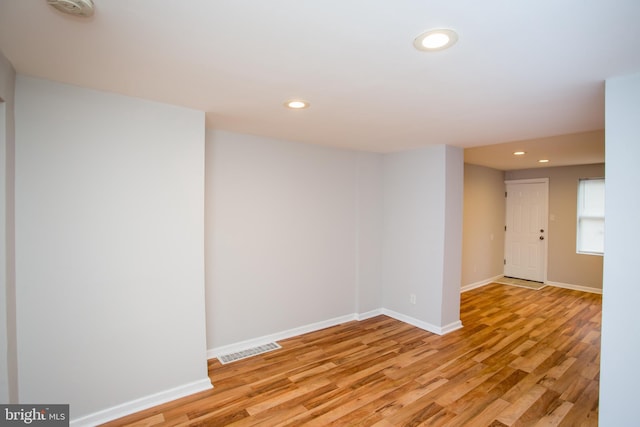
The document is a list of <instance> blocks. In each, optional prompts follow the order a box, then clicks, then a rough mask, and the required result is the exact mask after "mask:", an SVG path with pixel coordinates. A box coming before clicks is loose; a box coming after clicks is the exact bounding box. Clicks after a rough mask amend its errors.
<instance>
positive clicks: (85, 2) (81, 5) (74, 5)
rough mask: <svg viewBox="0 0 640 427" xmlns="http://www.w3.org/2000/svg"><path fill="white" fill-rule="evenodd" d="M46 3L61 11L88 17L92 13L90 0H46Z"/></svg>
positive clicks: (92, 7)
mask: <svg viewBox="0 0 640 427" xmlns="http://www.w3.org/2000/svg"><path fill="white" fill-rule="evenodd" d="M47 4H48V5H49V6H51V7H53V8H55V9H58V10H59V11H60V12H62V13H66V14H69V15H74V16H82V17H85V18H88V17H89V16H92V15H93V10H94V6H93V1H92V0H47Z"/></svg>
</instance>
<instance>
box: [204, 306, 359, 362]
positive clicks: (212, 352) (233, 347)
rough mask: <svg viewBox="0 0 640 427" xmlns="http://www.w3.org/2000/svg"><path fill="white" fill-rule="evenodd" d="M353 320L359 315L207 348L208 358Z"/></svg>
mask: <svg viewBox="0 0 640 427" xmlns="http://www.w3.org/2000/svg"><path fill="white" fill-rule="evenodd" d="M353 320H358V319H357V315H356V314H348V315H346V316H340V317H334V318H333V319H329V320H325V321H322V322H317V323H311V324H309V325H305V326H300V327H298V328H293V329H288V330H286V331H282V332H277V333H275V334H271V335H265V336H262V337H258V338H253V339H249V340H245V341H240V342H237V343H234V344H228V345H223V346H219V347H213V348H211V349H209V350H207V359H215V358H217V357H218V355H219V354H228V353H235V352H238V351H242V350H246V349H247V348H251V347H257V346H261V345H265V344H267V343H270V342H274V341H278V340H285V339H287V338H293V337H297V336H299V335H303V334H306V333H309V332H314V331H319V330H320V329H325V328H330V327H331V326H336V325H339V324H341V323H346V322H351V321H353Z"/></svg>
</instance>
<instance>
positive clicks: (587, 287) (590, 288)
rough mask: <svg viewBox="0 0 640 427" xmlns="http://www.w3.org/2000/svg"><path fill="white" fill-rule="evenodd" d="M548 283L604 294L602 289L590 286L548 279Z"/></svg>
mask: <svg viewBox="0 0 640 427" xmlns="http://www.w3.org/2000/svg"><path fill="white" fill-rule="evenodd" d="M547 285H549V286H554V287H556V288H563V289H571V290H573V291H582V292H589V293H592V294H600V295H602V289H599V288H592V287H589V286H580V285H571V284H569V283H561V282H551V281H547Z"/></svg>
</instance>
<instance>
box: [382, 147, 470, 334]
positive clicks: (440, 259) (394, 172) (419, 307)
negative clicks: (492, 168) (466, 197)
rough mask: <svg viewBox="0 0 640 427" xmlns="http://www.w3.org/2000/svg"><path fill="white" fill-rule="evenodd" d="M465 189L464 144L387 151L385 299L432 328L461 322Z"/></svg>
mask: <svg viewBox="0 0 640 427" xmlns="http://www.w3.org/2000/svg"><path fill="white" fill-rule="evenodd" d="M462 188H463V160H462V150H461V149H458V148H453V147H447V146H444V145H435V146H429V147H425V148H421V149H418V150H411V151H405V152H399V153H393V154H388V155H386V156H385V159H384V243H383V245H384V252H383V257H384V267H383V289H384V291H383V292H384V297H383V304H384V307H385V308H387V309H389V310H392V311H394V312H397V313H400V314H402V315H406V316H409V317H411V318H413V319H417V320H418V321H421V322H424V323H425V324H427V326H428V327H430V328H431V329H436V330H438V329H440V328H445V329H448V328H450V327H456V325H455V324H456V323H457V322H459V298H460V297H459V292H460V265H461V250H462V249H461V247H462ZM447 193H449V194H447ZM412 294H413V295H415V296H416V304H412V303H411V302H410V296H411V295H412ZM454 294H455V296H454ZM456 300H457V301H458V305H457V306H456V302H455V301H456Z"/></svg>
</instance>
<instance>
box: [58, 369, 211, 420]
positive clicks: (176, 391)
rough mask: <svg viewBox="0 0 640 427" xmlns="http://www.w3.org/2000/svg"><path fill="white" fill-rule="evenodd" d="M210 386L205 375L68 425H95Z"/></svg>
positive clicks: (95, 413)
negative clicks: (202, 377)
mask: <svg viewBox="0 0 640 427" xmlns="http://www.w3.org/2000/svg"><path fill="white" fill-rule="evenodd" d="M212 388H213V385H211V380H210V379H209V378H208V377H207V378H206V379H202V380H200V381H194V382H192V383H188V384H184V385H182V386H179V387H175V388H172V389H169V390H165V391H161V392H160V393H155V394H152V395H149V396H145V397H142V398H140V399H135V400H131V401H129V402H126V403H123V404H121V405H116V406H112V407H111V408H107V409H104V410H102V411H98V412H94V413H93V414H89V415H85V416H84V417H80V418H76V419H72V420H71V421H70V422H69V425H70V426H72V427H85V426H86V427H92V426H96V425H98V424H103V423H106V422H108V421H112V420H115V419H118V418H121V417H124V416H127V415H131V414H133V413H135V412H139V411H143V410H145V409H149V408H151V407H153V406H157V405H161V404H163V403H167V402H170V401H172V400H176V399H180V398H181V397H185V396H188V395H190V394H194V393H198V392H201V391H206V390H211V389H212Z"/></svg>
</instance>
